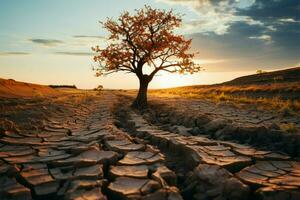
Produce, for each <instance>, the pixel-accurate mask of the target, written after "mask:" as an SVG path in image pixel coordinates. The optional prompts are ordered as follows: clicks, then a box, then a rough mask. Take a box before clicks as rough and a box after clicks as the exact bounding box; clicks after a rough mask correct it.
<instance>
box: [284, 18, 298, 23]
mask: <svg viewBox="0 0 300 200" xmlns="http://www.w3.org/2000/svg"><path fill="white" fill-rule="evenodd" d="M279 21H280V22H290V23H296V22H299V21H296V20H294V19H293V18H283V19H279Z"/></svg>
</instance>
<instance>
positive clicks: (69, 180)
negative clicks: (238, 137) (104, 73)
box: [0, 93, 300, 200]
mask: <svg viewBox="0 0 300 200" xmlns="http://www.w3.org/2000/svg"><path fill="white" fill-rule="evenodd" d="M72 98H74V97H72V96H70V97H66V99H65V101H66V102H68V101H71V99H72ZM46 104H47V103H44V104H42V103H41V105H42V106H41V107H43V106H46ZM48 104H49V102H48ZM53 104H54V103H53ZM53 106H54V105H53ZM46 108H47V109H46ZM46 108H44V112H45V113H48V111H49V109H50V108H48V107H46ZM59 108H60V109H59V111H57V112H51V113H52V114H51V115H50V114H47V115H45V116H44V115H41V118H42V116H44V117H45V120H44V121H43V123H42V122H39V121H32V122H33V123H41V124H35V126H33V127H36V129H30V128H28V129H25V128H24V129H12V128H11V127H9V126H3V127H2V129H1V136H0V199H1V200H2V199H4V200H15V199H22V200H27V199H77V200H79V199H80V200H81V199H108V200H112V199H114V200H118V199H120V200H123V199H149V200H151V199H153V200H154V199H155V200H156V199H162V200H180V199H191V200H193V199H195V200H200V199H233V200H234V199H276V198H277V199H278V197H279V199H284V200H285V199H299V198H300V196H299V195H300V192H299V190H300V163H299V162H297V161H295V160H293V159H292V158H290V157H288V156H285V155H283V154H280V153H275V152H270V151H260V150H257V149H255V148H253V147H251V146H246V145H240V144H237V143H233V142H225V141H218V140H212V139H208V138H206V137H204V136H188V135H180V134H178V133H174V132H170V131H164V130H162V129H161V127H159V126H157V125H153V124H151V123H150V122H149V121H147V120H145V119H144V118H143V117H142V115H140V114H139V113H136V112H135V111H133V110H131V109H130V108H129V107H128V102H127V101H126V100H124V99H123V100H122V101H121V102H120V99H118V97H117V96H116V95H114V94H112V93H103V94H102V95H101V96H92V97H91V98H90V99H89V100H88V101H84V103H80V104H78V105H77V104H73V103H65V104H63V106H60V107H59ZM30 109H31V111H34V110H33V109H34V108H33V107H30ZM47 110H48V111H47ZM25 111H26V109H25ZM6 118H7V119H10V120H13V117H9V114H7V116H6ZM1 120H2V119H1ZM4 120H5V119H4ZM275 197H276V198H275Z"/></svg>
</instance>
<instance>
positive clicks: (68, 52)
mask: <svg viewBox="0 0 300 200" xmlns="http://www.w3.org/2000/svg"><path fill="white" fill-rule="evenodd" d="M54 53H55V54H59V55H68V56H93V55H94V53H92V52H72V51H58V52H54Z"/></svg>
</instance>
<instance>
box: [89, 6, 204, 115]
mask: <svg viewBox="0 0 300 200" xmlns="http://www.w3.org/2000/svg"><path fill="white" fill-rule="evenodd" d="M181 21H182V20H181V17H180V16H179V15H177V14H174V13H173V11H172V10H171V11H165V10H159V9H152V8H151V7H150V6H145V7H144V8H142V9H139V10H135V13H134V14H133V15H130V14H129V12H124V13H123V14H121V15H120V17H119V18H118V20H116V21H114V20H113V19H107V21H105V22H101V24H102V25H103V27H104V28H105V29H106V30H108V32H109V37H108V41H109V45H108V46H107V47H106V48H103V49H101V48H100V47H99V46H96V47H93V48H92V49H93V51H95V52H96V53H97V54H96V56H94V61H95V62H98V65H97V67H96V68H95V70H96V75H97V76H101V75H105V74H110V73H113V72H119V71H124V72H128V73H134V74H135V75H136V76H137V77H138V79H139V83H140V87H139V91H138V94H137V97H136V99H135V100H134V102H133V104H132V106H133V107H135V108H138V109H144V108H146V107H147V90H148V84H149V82H150V81H151V80H152V79H153V77H154V75H156V74H157V72H159V71H167V72H170V73H175V72H178V73H181V74H184V73H190V74H193V73H195V72H199V71H200V69H201V68H200V66H198V65H197V64H195V63H194V62H193V60H192V58H193V57H194V55H195V54H194V53H188V52H187V51H188V50H189V49H190V46H191V39H185V38H184V37H183V36H182V35H178V34H175V33H174V29H175V28H177V27H179V26H180V24H181ZM146 67H147V68H148V69H147V71H150V73H148V74H146V73H145V68H146Z"/></svg>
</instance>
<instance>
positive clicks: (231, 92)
mask: <svg viewBox="0 0 300 200" xmlns="http://www.w3.org/2000/svg"><path fill="white" fill-rule="evenodd" d="M291 71H292V72H293V74H294V75H293V77H292V78H291V75H290V73H291ZM299 71H300V68H295V69H293V70H291V69H289V70H282V71H277V72H271V73H264V74H263V75H261V74H256V75H250V76H245V77H240V78H238V79H235V80H232V81H229V82H225V83H222V84H215V85H195V86H186V87H177V88H169V89H157V90H150V91H149V94H150V95H156V96H166V97H171V96H178V97H185V98H201V99H208V100H213V101H215V102H217V103H218V102H233V103H234V104H235V105H237V106H238V105H241V104H242V105H248V104H251V105H256V106H257V108H258V109H276V110H278V111H279V112H280V113H282V114H287V115H289V114H293V115H300V79H297V77H295V74H297V73H298V72H299ZM298 74H299V73H298ZM278 76H281V77H282V78H281V79H280V81H278V80H276V77H278ZM272 77H273V78H272ZM246 80H247V81H248V82H249V84H245V82H246ZM253 80H261V81H259V82H256V83H255V82H254V81H253ZM262 80H264V81H262ZM274 80H275V81H274Z"/></svg>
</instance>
